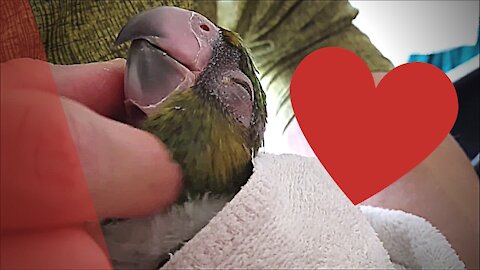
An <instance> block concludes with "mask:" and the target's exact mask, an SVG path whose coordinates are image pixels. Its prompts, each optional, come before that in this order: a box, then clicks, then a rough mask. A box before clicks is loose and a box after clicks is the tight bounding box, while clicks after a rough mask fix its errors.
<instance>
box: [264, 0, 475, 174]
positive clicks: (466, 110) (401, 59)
mask: <svg viewBox="0 0 480 270" xmlns="http://www.w3.org/2000/svg"><path fill="white" fill-rule="evenodd" d="M350 3H351V4H352V6H354V7H355V8H357V9H358V10H359V15H358V16H357V18H356V19H355V20H354V21H353V23H354V24H355V25H356V26H357V27H358V28H359V29H360V30H361V31H363V32H364V33H366V34H367V35H368V36H369V38H370V39H371V41H372V43H373V44H374V45H375V46H376V47H377V48H378V49H379V50H380V52H382V53H383V55H384V56H386V57H387V58H389V59H390V60H391V61H392V63H393V64H394V65H395V66H399V65H402V64H405V63H408V62H425V63H430V64H432V65H435V66H437V67H438V68H440V69H442V70H443V71H444V72H445V73H446V74H447V76H448V77H449V78H450V79H451V80H452V82H453V83H454V85H455V88H456V90H457V95H458V100H459V114H458V118H457V122H456V123H455V125H454V127H453V129H452V131H451V134H452V135H453V136H454V137H455V138H456V139H457V141H458V142H459V143H460V145H461V146H462V148H463V149H464V151H465V152H466V153H467V155H468V157H469V158H470V159H471V160H472V165H474V166H476V169H477V173H478V159H479V156H478V153H479V140H480V139H479V138H480V135H479V123H480V119H479V115H480V108H479V105H480V96H479V94H480V85H479V84H480V77H479V39H480V37H479V31H480V30H479V22H480V15H479V10H480V6H479V3H480V1H365V0H361V1H350ZM271 116H272V114H270V115H269V118H270V117H271ZM269 122H270V123H269V125H268V126H267V132H266V135H265V136H266V140H265V141H266V145H265V150H266V151H268V152H274V153H284V152H288V151H289V146H288V143H287V142H286V138H285V137H284V136H283V137H282V136H280V135H279V134H281V131H280V130H279V129H280V128H281V127H278V126H276V123H275V121H274V119H272V121H269Z"/></svg>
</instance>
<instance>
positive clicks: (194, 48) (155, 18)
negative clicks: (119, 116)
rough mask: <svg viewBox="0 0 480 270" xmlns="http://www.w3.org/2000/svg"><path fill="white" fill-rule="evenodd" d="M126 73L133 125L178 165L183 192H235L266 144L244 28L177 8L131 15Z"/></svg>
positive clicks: (261, 100) (262, 106) (123, 37)
mask: <svg viewBox="0 0 480 270" xmlns="http://www.w3.org/2000/svg"><path fill="white" fill-rule="evenodd" d="M130 40H131V41H132V44H131V46H130V50H129V54H128V59H127V69H126V73H125V98H126V106H127V115H128V118H129V121H130V123H131V124H133V125H135V126H137V127H139V128H142V129H145V130H147V131H149V132H151V133H153V134H155V135H156V136H157V137H159V138H160V139H161V140H162V141H163V142H164V143H165V144H166V145H167V147H169V149H170V151H171V152H172V154H173V157H174V159H176V161H177V162H179V163H180V165H181V166H182V169H183V175H184V186H185V188H184V189H185V192H184V194H183V195H184V198H183V199H186V197H188V196H191V195H200V194H203V193H206V192H208V193H214V194H215V193H217V194H224V193H234V192H236V191H238V189H239V188H240V187H241V186H242V185H243V184H245V182H246V181H247V179H248V177H249V176H250V174H251V172H252V157H254V156H255V155H256V154H257V152H258V149H259V147H260V146H261V145H262V143H263V133H264V130H265V124H266V101H265V93H264V91H263V90H262V87H261V85H260V81H259V80H258V78H257V74H256V69H255V66H254V63H253V61H252V58H251V57H250V54H249V51H248V49H247V48H246V47H245V46H244V44H243V42H242V40H241V38H240V37H239V35H238V34H236V33H234V32H231V31H228V30H226V29H223V28H221V27H219V26H217V25H215V24H214V23H212V22H211V21H210V20H208V19H207V18H205V17H204V16H202V15H200V14H198V13H195V12H193V11H189V10H184V9H180V8H176V7H159V8H154V9H151V10H148V11H145V12H143V13H140V14H139V15H136V16H134V17H132V18H131V19H130V20H129V21H128V23H127V24H126V25H125V26H124V27H123V29H122V30H121V32H120V33H119V35H118V37H117V40H116V44H121V43H123V42H126V41H130Z"/></svg>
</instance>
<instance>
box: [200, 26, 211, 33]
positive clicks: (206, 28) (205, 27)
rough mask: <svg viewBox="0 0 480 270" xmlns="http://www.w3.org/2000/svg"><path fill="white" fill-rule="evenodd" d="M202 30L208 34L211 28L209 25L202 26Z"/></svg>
mask: <svg viewBox="0 0 480 270" xmlns="http://www.w3.org/2000/svg"><path fill="white" fill-rule="evenodd" d="M200 28H202V30H203V31H207V32H208V31H210V27H208V25H206V24H201V25H200Z"/></svg>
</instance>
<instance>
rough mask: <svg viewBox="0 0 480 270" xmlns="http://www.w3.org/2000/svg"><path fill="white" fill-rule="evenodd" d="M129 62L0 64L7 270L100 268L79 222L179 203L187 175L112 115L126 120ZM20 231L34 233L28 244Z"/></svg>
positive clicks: (17, 61)
mask: <svg viewBox="0 0 480 270" xmlns="http://www.w3.org/2000/svg"><path fill="white" fill-rule="evenodd" d="M124 66H125V61H124V60H115V61H110V62H106V63H96V64H88V65H74V66H56V65H50V64H48V63H45V62H42V61H38V60H32V59H15V60H12V61H9V62H7V63H3V64H2V65H1V77H2V81H1V123H2V125H1V163H2V164H1V165H2V166H1V167H2V172H1V174H2V177H1V185H2V189H1V195H2V196H1V202H2V203H1V210H2V211H1V228H2V257H3V258H10V259H9V260H3V259H2V268H3V267H4V266H5V267H6V266H9V265H10V266H12V265H14V266H17V267H20V268H25V267H27V266H29V265H36V267H46V268H51V267H53V268H57V267H59V268H64V267H66V266H75V267H80V268H82V267H98V266H99V265H98V264H96V261H95V260H91V259H89V261H88V260H85V256H91V252H94V251H95V249H92V247H93V246H90V245H91V244H94V243H92V241H91V239H88V235H86V234H83V233H84V232H85V230H84V228H81V230H77V229H78V227H75V226H77V225H79V224H80V225H81V224H83V223H85V222H92V221H93V222H95V221H96V220H97V219H96V218H104V217H134V216H142V215H147V214H151V213H153V212H154V211H161V210H163V209H165V208H166V207H168V206H169V205H170V204H171V203H173V202H174V201H175V200H176V198H177V196H178V194H179V190H180V187H181V180H180V179H181V172H180V169H179V166H178V165H177V164H176V163H174V162H173V161H172V159H171V157H170V154H169V153H168V151H167V149H166V147H165V146H164V145H163V144H162V143H161V142H160V141H159V140H157V139H156V138H155V137H154V136H153V135H151V134H149V133H146V132H144V131H141V130H138V129H135V128H133V127H130V126H128V125H125V124H123V123H121V122H117V121H114V120H112V119H110V118H121V116H122V114H123V75H124V74H123V70H124ZM52 75H53V78H52ZM56 91H58V94H57V93H56ZM58 96H61V98H60V99H59V98H58ZM87 187H88V190H87ZM92 202H93V204H92ZM92 219H93V220H92ZM72 226H73V227H72ZM74 227H75V228H77V229H74V230H76V234H74V233H71V232H70V231H65V229H67V228H68V229H72V228H74ZM51 228H55V231H51V230H50V231H49V230H48V229H51ZM44 229H46V230H45V233H43V232H42V230H44ZM12 231H15V232H19V231H20V232H25V233H28V234H30V233H32V231H35V233H34V234H33V235H30V236H29V237H28V238H23V239H24V240H25V239H29V240H27V241H20V240H18V237H19V236H18V235H17V236H15V237H17V238H15V237H13V236H11V235H10V234H9V233H10V232H12ZM47 231H48V232H47ZM78 233H80V234H78ZM46 235H48V236H46ZM74 235H76V236H74ZM4 236H5V237H4ZM77 236H78V237H77ZM11 237H13V238H11ZM35 239H36V240H35ZM3 240H5V241H3ZM82 241H83V242H82ZM32 242H35V243H37V244H36V246H35V245H32V244H31V243H32ZM97 242H98V239H97ZM82 243H84V244H85V243H87V244H85V245H86V246H90V248H84V247H85V245H84V244H82ZM78 247H82V248H80V249H78ZM29 250H30V251H31V253H30V251H29ZM65 250H69V253H70V255H71V254H74V253H75V252H76V251H78V254H79V256H78V257H75V258H76V259H77V260H76V259H72V256H67V257H65V258H62V256H59V254H62V252H61V251H63V252H65ZM97 250H98V246H97ZM39 251H41V252H40V253H39ZM39 254H42V255H41V256H39ZM82 254H85V255H82ZM88 254H90V255H88ZM3 255H7V256H3ZM29 255H31V256H29ZM32 256H33V257H32ZM16 258H18V260H16ZM20 258H21V259H20ZM47 261H48V262H47ZM9 262H10V263H9ZM12 263H13V264H12ZM18 263H20V264H18ZM25 263H26V264H27V265H25ZM27 268H28V267H27Z"/></svg>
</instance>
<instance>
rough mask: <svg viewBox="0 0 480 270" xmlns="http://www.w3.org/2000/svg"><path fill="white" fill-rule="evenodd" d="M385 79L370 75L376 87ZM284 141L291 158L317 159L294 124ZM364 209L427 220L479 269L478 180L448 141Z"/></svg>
mask: <svg viewBox="0 0 480 270" xmlns="http://www.w3.org/2000/svg"><path fill="white" fill-rule="evenodd" d="M384 75H385V74H384V73H375V74H374V79H375V82H376V84H378V82H380V80H381V78H382V77H383V76H384ZM285 136H286V138H287V139H288V144H289V148H290V152H291V153H295V154H301V155H305V156H312V157H314V156H315V154H314V153H313V151H312V149H311V148H310V146H309V145H308V143H307V141H306V140H305V137H303V134H302V133H301V130H300V127H299V125H298V122H297V121H296V120H294V121H293V122H292V124H291V125H290V126H289V127H288V128H287V130H286V133H285ZM362 204H364V205H371V206H377V207H382V208H387V209H397V210H402V211H405V212H408V213H412V214H415V215H417V216H420V217H423V218H425V219H426V220H428V221H429V222H430V223H431V224H432V225H433V226H434V227H436V228H437V229H439V230H440V232H441V233H442V234H443V235H445V237H446V238H447V240H448V241H449V242H450V244H451V245H452V247H453V248H454V249H455V251H456V252H457V254H458V255H459V257H460V259H461V260H462V261H463V262H464V263H465V265H466V267H467V269H478V268H479V256H478V254H479V211H480V210H479V178H478V176H477V174H476V173H475V171H474V170H473V167H472V166H471V164H470V161H469V160H468V158H467V156H466V155H465V153H464V152H463V150H462V149H461V148H460V146H459V145H458V143H457V142H456V141H455V140H454V139H453V138H452V136H450V135H448V136H447V137H446V138H445V140H444V141H443V142H442V143H441V144H440V145H439V146H438V147H437V149H436V150H435V151H434V152H433V153H432V154H430V156H428V157H427V158H426V159H425V160H424V161H422V162H421V163H420V164H418V165H417V166H416V167H415V168H414V169H412V170H411V171H410V172H408V173H407V174H405V175H404V176H403V177H401V178H400V179H398V180H397V181H396V182H395V183H393V184H392V185H390V186H389V187H387V188H386V189H384V190H382V191H381V192H379V193H377V194H376V195H374V196H373V197H371V198H369V199H368V200H366V201H364V202H363V203H362Z"/></svg>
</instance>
